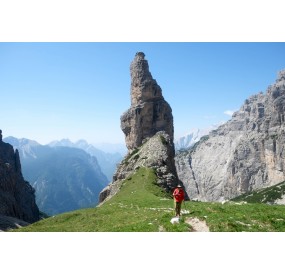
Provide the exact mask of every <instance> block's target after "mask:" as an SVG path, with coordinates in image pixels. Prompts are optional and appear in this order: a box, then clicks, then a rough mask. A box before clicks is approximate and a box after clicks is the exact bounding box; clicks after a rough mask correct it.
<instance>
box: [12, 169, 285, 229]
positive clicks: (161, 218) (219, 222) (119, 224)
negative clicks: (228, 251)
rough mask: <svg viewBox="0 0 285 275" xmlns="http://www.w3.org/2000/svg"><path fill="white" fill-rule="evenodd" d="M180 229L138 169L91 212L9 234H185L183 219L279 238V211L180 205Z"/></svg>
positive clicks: (163, 196)
mask: <svg viewBox="0 0 285 275" xmlns="http://www.w3.org/2000/svg"><path fill="white" fill-rule="evenodd" d="M182 210H184V211H185V210H187V211H186V213H185V212H184V213H185V214H183V216H182V219H181V222H180V224H175V225H173V224H171V223H170V220H171V218H172V217H173V215H174V213H173V200H172V199H171V197H170V195H169V194H167V193H165V192H164V191H163V190H162V189H161V188H160V187H159V186H158V185H157V183H156V175H155V171H154V170H153V169H148V168H139V169H138V171H136V172H135V173H134V174H133V175H132V176H131V177H129V178H127V179H126V180H125V181H124V182H123V184H122V187H121V189H120V192H119V193H118V194H117V195H116V196H114V197H113V198H111V199H110V200H108V201H106V202H105V203H104V204H103V205H102V206H100V207H96V208H88V209H81V210H77V211H73V212H68V213H64V214H61V215H57V216H54V217H50V218H47V219H45V220H41V221H39V222H37V223H34V224H32V225H30V226H27V227H23V228H21V229H17V230H13V231H17V232H19V231H22V232H24V231H29V232H40V231H45V232H72V231H73V232H74V231H75V232H159V231H166V232H189V231H193V229H192V228H191V226H190V225H189V224H188V223H187V219H189V218H195V217H196V218H198V219H199V220H201V221H206V223H207V225H208V226H209V229H210V231H216V232H241V231H249V232H258V231H259V232H270V231H272V232H273V231H277V232H284V231H285V214H284V213H285V206H280V205H274V206H272V205H266V204H257V203H255V204H241V203H239V204H238V203H235V202H228V203H225V204H221V203H204V202H191V201H190V202H186V203H185V204H184V205H182Z"/></svg>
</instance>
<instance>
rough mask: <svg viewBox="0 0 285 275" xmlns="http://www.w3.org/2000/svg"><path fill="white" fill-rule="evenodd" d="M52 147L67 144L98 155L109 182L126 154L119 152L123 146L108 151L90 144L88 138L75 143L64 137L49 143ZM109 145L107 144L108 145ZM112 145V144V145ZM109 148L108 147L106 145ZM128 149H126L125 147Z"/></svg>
mask: <svg viewBox="0 0 285 275" xmlns="http://www.w3.org/2000/svg"><path fill="white" fill-rule="evenodd" d="M48 145H49V146H51V147H55V146H66V147H71V148H79V149H82V150H84V151H85V152H86V153H88V154H90V155H91V156H94V157H96V159H97V160H98V163H99V165H100V167H101V170H102V172H103V173H104V174H105V175H106V176H107V178H108V180H109V182H111V181H112V178H113V175H114V173H115V171H116V168H117V164H118V163H120V161H121V160H122V159H123V156H124V154H121V153H119V152H118V151H121V152H123V150H122V148H120V147H117V148H118V151H117V152H116V151H115V149H114V148H113V149H114V151H113V150H111V149H110V151H113V153H106V152H104V151H102V150H100V149H98V148H96V147H94V146H93V145H92V144H89V143H88V142H87V141H86V140H83V139H81V140H78V141H77V142H75V143H73V142H71V141H70V140H69V139H62V140H60V141H53V142H51V143H49V144H48ZM106 146H107V145H106ZM110 146H112V145H110ZM106 148H107V147H106ZM125 150H126V149H125Z"/></svg>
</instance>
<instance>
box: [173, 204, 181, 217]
mask: <svg viewBox="0 0 285 275" xmlns="http://www.w3.org/2000/svg"><path fill="white" fill-rule="evenodd" d="M174 204H175V215H176V216H180V211H181V204H182V201H181V202H178V201H174Z"/></svg>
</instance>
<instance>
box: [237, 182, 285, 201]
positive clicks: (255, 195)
mask: <svg viewBox="0 0 285 275" xmlns="http://www.w3.org/2000/svg"><path fill="white" fill-rule="evenodd" d="M284 194H285V182H281V183H279V184H276V185H274V186H270V187H267V188H263V189H261V190H257V191H253V192H250V193H246V194H243V195H241V196H238V197H236V198H234V199H232V201H245V202H248V203H268V204H273V203H274V201H276V200H277V199H281V197H282V196H283V195H284Z"/></svg>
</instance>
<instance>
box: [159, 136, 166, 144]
mask: <svg viewBox="0 0 285 275" xmlns="http://www.w3.org/2000/svg"><path fill="white" fill-rule="evenodd" d="M159 137H160V141H161V143H162V144H163V145H168V142H167V140H166V139H165V137H164V136H162V135H160V136H159Z"/></svg>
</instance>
